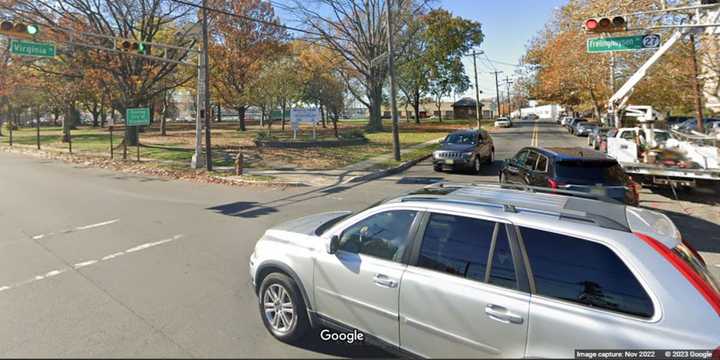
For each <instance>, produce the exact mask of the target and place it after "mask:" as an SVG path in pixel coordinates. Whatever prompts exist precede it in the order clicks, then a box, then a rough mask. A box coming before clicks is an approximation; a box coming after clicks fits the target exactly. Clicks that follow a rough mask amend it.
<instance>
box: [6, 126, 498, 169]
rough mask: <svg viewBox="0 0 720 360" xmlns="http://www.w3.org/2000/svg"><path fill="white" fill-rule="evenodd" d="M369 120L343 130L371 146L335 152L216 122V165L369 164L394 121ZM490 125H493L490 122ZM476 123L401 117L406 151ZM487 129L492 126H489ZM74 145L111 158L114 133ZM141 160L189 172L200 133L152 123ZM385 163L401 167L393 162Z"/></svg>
mask: <svg viewBox="0 0 720 360" xmlns="http://www.w3.org/2000/svg"><path fill="white" fill-rule="evenodd" d="M366 123H367V121H366V120H364V121H363V120H358V121H345V120H343V121H340V122H339V123H338V130H339V132H340V133H341V136H342V134H345V136H348V134H349V133H350V132H353V133H358V132H363V133H364V135H365V137H366V138H367V139H368V143H367V144H363V145H353V146H343V147H335V148H320V147H315V148H305V149H276V148H258V147H257V146H256V145H255V143H254V139H255V138H256V137H257V136H258V134H259V133H267V132H268V129H267V127H264V128H260V127H259V126H258V125H250V126H248V129H247V131H244V132H243V131H239V130H238V124H237V122H227V121H225V122H222V123H214V124H213V130H212V132H213V136H212V145H213V164H214V165H215V166H233V164H234V160H235V159H234V157H235V154H237V151H238V150H240V149H241V150H242V152H243V154H244V155H245V165H246V166H247V167H251V168H257V169H270V168H283V167H285V168H287V167H292V168H299V169H336V168H341V167H344V166H347V165H350V164H353V163H355V162H359V161H362V160H367V159H369V158H371V157H374V156H378V155H383V154H388V153H390V152H391V151H392V133H391V132H390V129H391V122H390V120H389V119H385V120H384V121H383V123H384V126H385V130H386V131H384V132H373V133H365V132H364V126H365V125H366ZM488 123H490V121H489V120H488ZM474 125H475V121H474V120H443V122H442V123H441V122H439V121H437V120H424V121H423V122H422V123H421V124H419V125H418V124H415V123H414V122H406V121H404V119H401V121H400V123H399V126H400V143H401V148H405V147H408V146H413V145H417V144H421V143H424V142H427V141H430V140H435V139H438V138H441V137H444V136H445V135H446V134H447V133H448V132H451V131H453V130H455V129H459V128H467V127H471V126H474ZM483 126H486V124H485V123H483ZM35 131H36V130H35V128H20V129H18V130H15V131H13V142H14V144H19V145H24V146H28V147H34V146H35V144H36V133H35ZM71 134H72V147H73V152H74V153H80V154H90V155H94V156H101V157H102V156H107V157H109V155H110V133H109V131H108V129H106V128H92V127H80V128H78V129H76V130H72V133H71ZM8 135H9V133H8V131H7V128H3V136H2V137H0V146H7V145H8V142H9V136H8ZM271 135H272V137H273V138H276V139H279V140H288V141H289V140H290V139H291V138H292V130H291V128H290V126H289V124H286V126H285V131H282V130H281V124H279V122H277V121H276V122H275V123H273V125H272V128H271ZM316 135H317V139H319V140H326V139H335V137H334V131H333V129H332V124H328V126H327V127H326V128H322V127H321V126H317V128H316ZM122 136H123V130H122V129H116V130H115V131H114V135H113V137H114V142H113V144H114V146H115V149H116V150H115V156H116V158H120V157H121V156H122V148H121V147H120V146H119V145H120V144H121V141H122ZM311 139H312V127H310V126H303V127H302V128H301V131H300V132H299V133H298V139H297V140H298V141H308V140H311ZM61 140H62V128H60V127H42V128H41V129H40V143H41V147H42V148H43V149H51V150H55V151H62V152H67V150H68V144H67V143H63V142H62V141H61ZM140 143H141V148H140V156H141V158H143V159H145V160H150V161H155V162H157V163H158V166H166V167H171V168H174V169H178V168H183V167H185V168H187V167H188V166H189V164H190V160H191V158H192V155H193V153H194V143H195V129H194V123H175V122H171V123H169V124H168V127H167V135H166V136H160V132H159V129H158V125H151V126H150V127H149V128H147V129H145V131H144V132H142V133H141V134H140ZM434 146H435V145H431V146H427V147H423V148H422V149H416V150H413V151H412V152H410V153H406V154H404V155H403V161H405V160H408V159H412V158H416V157H418V156H420V155H421V154H423V153H427V152H429V151H432V149H433V148H434ZM135 151H136V150H135V148H134V147H131V148H128V158H129V159H134V158H135ZM383 165H388V166H390V165H395V163H394V162H392V161H389V162H388V163H387V164H383Z"/></svg>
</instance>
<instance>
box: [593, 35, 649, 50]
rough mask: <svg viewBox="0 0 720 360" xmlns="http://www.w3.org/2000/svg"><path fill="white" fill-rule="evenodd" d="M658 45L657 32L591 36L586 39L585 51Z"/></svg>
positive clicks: (639, 48)
mask: <svg viewBox="0 0 720 360" xmlns="http://www.w3.org/2000/svg"><path fill="white" fill-rule="evenodd" d="M659 47H660V35H658V34H647V35H635V36H620V37H605V38H592V39H588V40H587V52H588V53H591V54H592V53H605V52H611V51H637V50H643V49H657V48H659Z"/></svg>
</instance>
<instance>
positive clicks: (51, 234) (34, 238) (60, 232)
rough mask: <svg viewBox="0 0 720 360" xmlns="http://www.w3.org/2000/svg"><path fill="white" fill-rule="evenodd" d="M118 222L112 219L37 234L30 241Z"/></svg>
mask: <svg viewBox="0 0 720 360" xmlns="http://www.w3.org/2000/svg"><path fill="white" fill-rule="evenodd" d="M118 221H120V219H112V220H108V221H103V222H99V223H97V224H90V225H83V226H77V227H74V228H72V229H65V230H62V231H58V232H49V233H47V234H38V235H35V236H33V237H32V239H33V240H40V239H42V238H46V237H49V236H53V235H56V234H68V233H71V232H75V231H83V230H89V229H94V228H98V227H101V226H107V225H110V224H114V223H116V222H118Z"/></svg>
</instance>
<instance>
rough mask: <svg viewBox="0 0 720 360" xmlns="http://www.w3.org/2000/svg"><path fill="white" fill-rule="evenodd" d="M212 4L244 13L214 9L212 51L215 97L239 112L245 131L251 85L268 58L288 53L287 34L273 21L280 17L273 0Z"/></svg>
mask: <svg viewBox="0 0 720 360" xmlns="http://www.w3.org/2000/svg"><path fill="white" fill-rule="evenodd" d="M213 6H215V7H218V8H221V9H223V10H225V11H227V12H230V13H233V14H238V15H241V16H243V17H244V18H238V17H233V16H229V15H225V14H219V13H214V14H213V26H212V28H213V39H214V41H213V42H212V43H211V44H210V48H209V52H210V57H211V65H212V67H213V74H214V77H213V79H214V80H213V82H212V86H213V88H214V89H215V93H216V94H217V96H216V97H217V98H218V101H219V102H220V103H221V104H222V105H223V106H226V107H229V108H232V109H235V110H236V111H237V112H238V118H239V122H240V130H242V131H245V129H246V126H245V111H246V110H247V108H248V106H249V104H250V103H251V99H250V98H251V94H250V88H249V85H250V84H253V83H257V79H258V76H259V74H260V71H261V69H262V68H263V66H264V65H265V64H266V63H267V62H270V61H272V60H273V59H275V58H277V57H280V56H283V55H284V54H286V53H287V47H286V46H285V45H284V41H285V40H286V38H287V36H288V35H287V33H286V32H285V31H284V30H283V29H282V28H280V27H278V26H275V25H272V24H279V23H280V21H279V20H278V18H277V16H276V15H275V12H274V10H273V8H272V5H271V4H270V2H267V1H260V0H216V1H214V2H213ZM247 18H253V19H258V20H260V21H250V20H247Z"/></svg>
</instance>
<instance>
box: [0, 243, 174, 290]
mask: <svg viewBox="0 0 720 360" xmlns="http://www.w3.org/2000/svg"><path fill="white" fill-rule="evenodd" d="M182 237H183V235H182V234H178V235H175V236H173V237H171V238H168V239H164V240H160V241H155V242H149V243H145V244H141V245H138V246H134V247H131V248H129V249H127V250H125V251H120V252H116V253H113V254H110V255H106V256H103V257H102V258H100V260H96V259H94V260H87V261H83V262H79V263H76V264H74V265H73V266H72V268H63V269H58V270H51V271H48V272H46V273H44V274H41V275H37V276H33V277H32V278H30V279H26V280H23V281H21V282H18V283H15V284H11V285H4V286H0V292H3V291H6V290H10V289H14V288H18V287H20V286H23V285H27V284H30V283H33V282H36V281H40V280H45V279H48V278H51V277H54V276H58V275H60V274H62V273H65V272H67V271H68V270H72V269H74V270H77V269H80V268H84V267H88V266H91V265H95V264H98V263H100V262H103V261H107V260H111V259H114V258H116V257H119V256H123V255H126V254H130V253H134V252H137V251H140V250H145V249H149V248H151V247H155V246H158V245H162V244H167V243H169V242H171V241H175V240H177V239H180V238H182Z"/></svg>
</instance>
